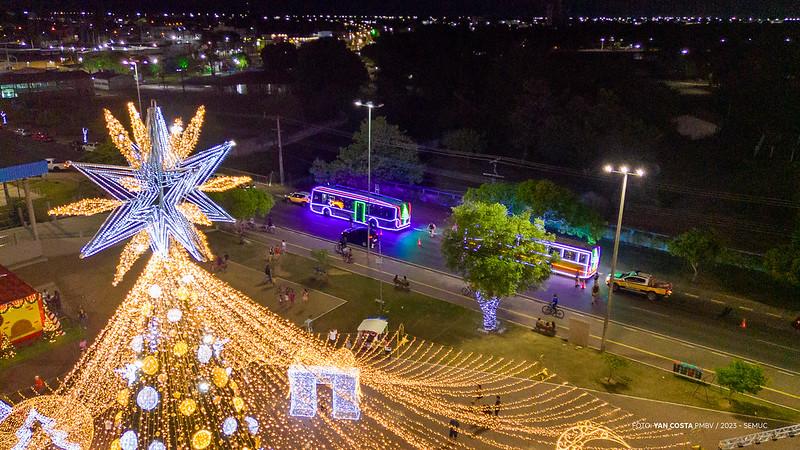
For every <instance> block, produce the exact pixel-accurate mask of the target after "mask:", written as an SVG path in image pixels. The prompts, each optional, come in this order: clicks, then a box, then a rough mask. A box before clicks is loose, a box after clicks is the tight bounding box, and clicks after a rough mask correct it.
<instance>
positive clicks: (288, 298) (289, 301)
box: [278, 286, 309, 306]
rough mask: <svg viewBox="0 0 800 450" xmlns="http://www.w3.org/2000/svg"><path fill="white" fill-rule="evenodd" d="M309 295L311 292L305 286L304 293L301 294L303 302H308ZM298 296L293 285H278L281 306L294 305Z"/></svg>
mask: <svg viewBox="0 0 800 450" xmlns="http://www.w3.org/2000/svg"><path fill="white" fill-rule="evenodd" d="M308 296H309V292H308V289H307V288H303V293H302V294H301V298H302V299H303V303H308ZM296 297H297V294H296V293H295V291H294V288H292V287H285V288H284V287H283V286H278V305H279V306H284V305H286V306H294V300H295V298H296Z"/></svg>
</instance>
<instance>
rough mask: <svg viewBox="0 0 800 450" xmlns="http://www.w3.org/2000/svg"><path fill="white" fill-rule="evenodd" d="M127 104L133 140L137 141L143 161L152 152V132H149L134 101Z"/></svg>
mask: <svg viewBox="0 0 800 450" xmlns="http://www.w3.org/2000/svg"><path fill="white" fill-rule="evenodd" d="M126 106H127V107H128V117H129V118H130V120H131V130H133V140H134V141H136V145H137V146H138V147H139V153H140V155H141V158H142V161H144V160H146V159H147V155H148V154H149V153H150V133H148V132H147V126H145V124H144V122H143V121H142V116H141V113H140V112H139V111H137V110H136V106H134V105H133V102H128V104H127V105H126Z"/></svg>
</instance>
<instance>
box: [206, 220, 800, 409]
mask: <svg viewBox="0 0 800 450" xmlns="http://www.w3.org/2000/svg"><path fill="white" fill-rule="evenodd" d="M236 239H237V238H236V237H234V236H230V235H226V234H221V233H214V234H213V237H212V242H215V243H217V244H223V245H236ZM262 251H263V248H262V247H261V246H255V245H250V246H243V247H242V246H237V251H236V252H235V256H236V258H235V260H236V261H237V262H240V263H243V264H246V265H248V266H250V267H260V265H261V264H262V260H263V255H261V252H262ZM282 259H283V261H282V263H281V268H280V270H281V272H282V273H281V277H283V278H285V279H288V280H291V281H293V282H296V283H298V284H301V285H304V286H308V287H313V288H314V289H317V290H320V291H322V292H326V293H329V294H331V295H334V296H337V297H340V298H343V299H345V300H347V303H346V304H343V305H342V306H339V307H338V308H336V309H334V310H333V311H331V312H329V313H328V314H326V315H325V316H323V317H321V318H319V319H317V320H316V321H315V323H314V328H315V330H316V331H321V332H325V331H327V330H329V329H332V328H336V329H338V330H339V331H340V332H354V331H355V330H356V328H357V327H358V324H359V323H360V322H361V320H362V319H364V318H366V317H370V316H377V315H383V316H386V317H387V318H388V320H389V324H390V327H391V329H393V330H394V329H396V328H397V327H399V326H400V324H402V325H403V326H404V327H405V331H406V332H407V333H408V334H410V335H412V336H416V337H417V338H421V339H425V340H428V341H433V342H436V343H440V344H444V345H448V346H453V347H455V348H458V349H463V350H466V351H469V352H476V353H483V354H490V355H497V356H502V357H504V358H509V359H517V360H519V359H524V360H529V361H533V360H539V361H541V362H542V364H543V365H544V366H545V367H547V368H548V369H549V370H550V371H551V372H555V373H556V374H557V375H558V376H559V377H560V379H561V380H564V381H567V382H569V383H571V384H573V385H576V386H579V387H583V388H588V389H594V390H598V391H603V392H611V393H620V394H627V395H632V396H638V397H644V398H650V399H655V400H662V401H669V402H675V403H680V404H686V405H693V406H699V407H705V408H711V409H717V410H723V411H729V412H734V413H738V414H748V415H755V416H759V417H765V418H773V419H779V420H794V421H796V420H798V419H800V414H798V413H796V412H795V411H792V410H789V409H785V408H779V407H775V406H772V405H769V404H767V403H763V402H759V401H755V400H750V399H745V398H744V397H735V398H734V401H733V402H732V404H729V402H728V400H727V392H723V391H721V390H719V389H716V388H709V389H707V390H706V389H704V388H700V389H697V391H696V392H695V389H696V387H697V385H696V384H695V383H693V382H691V381H689V380H685V379H682V378H678V377H676V376H674V375H672V374H671V373H669V372H665V371H663V370H659V369H656V368H653V367H650V366H646V365H644V364H640V363H636V362H634V361H629V366H628V367H627V368H626V369H623V370H621V371H620V372H619V375H623V376H624V377H627V378H629V379H630V380H631V381H630V382H629V383H628V384H627V385H625V386H621V385H619V384H617V385H614V386H608V385H606V384H604V383H603V382H602V379H603V378H604V377H606V376H607V369H606V365H605V362H604V361H603V358H602V356H601V354H600V352H598V351H596V350H594V349H589V348H576V347H575V346H574V345H571V344H568V343H567V342H566V341H563V340H562V339H560V338H551V337H546V336H543V335H540V334H538V333H535V332H532V331H531V330H529V329H527V328H523V327H520V326H517V325H514V324H507V327H508V329H507V331H506V332H505V333H504V334H502V335H488V336H487V335H485V334H483V333H481V332H479V331H478V328H479V327H480V325H481V323H482V321H481V316H480V314H479V313H478V312H476V311H472V310H469V309H466V308H462V307H460V306H457V305H453V304H450V303H447V302H444V301H441V300H437V299H435V298H432V297H428V296H426V295H422V294H418V293H415V292H411V293H408V292H402V291H398V290H395V289H394V287H393V286H391V285H389V284H385V283H384V286H383V299H384V301H385V308H384V311H383V312H381V309H380V305H379V304H378V303H377V302H375V299H376V298H378V296H379V287H378V286H379V285H378V282H377V281H375V280H373V279H369V278H366V277H364V276H361V275H357V274H354V273H352V272H348V271H344V270H340V269H335V268H334V269H331V271H330V273H329V275H328V280H327V282H320V281H318V280H317V279H315V278H314V277H313V276H312V274H313V272H314V270H313V268H314V264H315V263H314V261H312V260H310V259H307V258H304V257H300V256H296V255H285V256H283V257H282ZM706 394H707V395H708V401H707V400H706Z"/></svg>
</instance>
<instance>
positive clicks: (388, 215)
mask: <svg viewBox="0 0 800 450" xmlns="http://www.w3.org/2000/svg"><path fill="white" fill-rule="evenodd" d="M394 212H395V209H394V208H388V207H386V206H381V205H371V206H370V207H369V214H370V215H371V216H373V217H377V218H379V219H384V220H394V218H395V217H394V216H395V213H394Z"/></svg>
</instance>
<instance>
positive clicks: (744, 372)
mask: <svg viewBox="0 0 800 450" xmlns="http://www.w3.org/2000/svg"><path fill="white" fill-rule="evenodd" d="M716 372H717V383H719V385H720V386H722V387H726V388H728V392H729V395H728V399H730V398H731V397H733V394H735V393H742V392H746V393H748V394H757V393H758V392H759V391H760V390H761V389H762V388H763V387H764V386H765V385H766V384H767V376H766V375H764V369H762V368H761V367H759V366H756V365H754V364H748V363H746V362H744V361H741V360H738V359H734V360H733V361H731V363H730V364H728V365H727V366H726V367H720V368H718V369H716Z"/></svg>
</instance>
